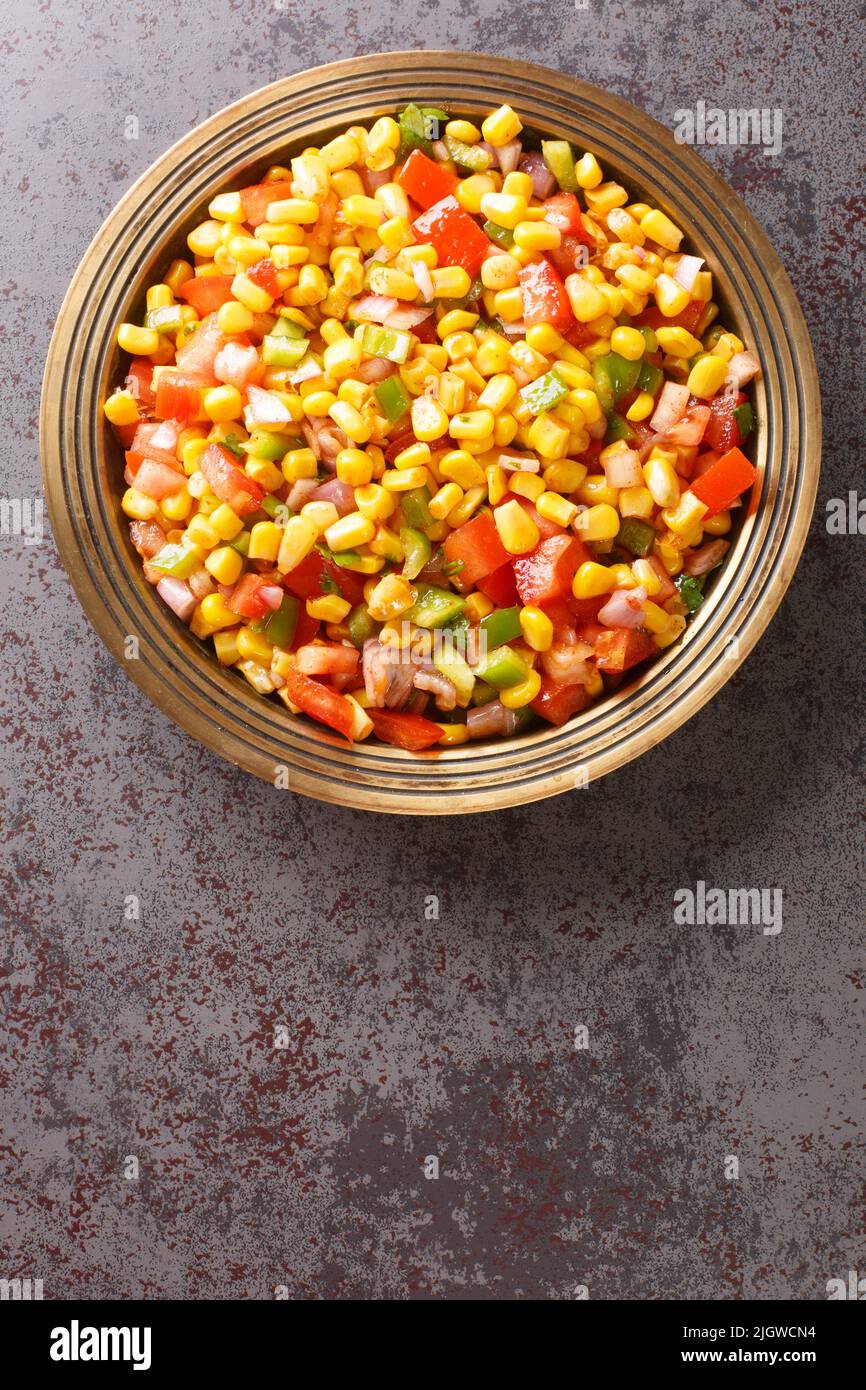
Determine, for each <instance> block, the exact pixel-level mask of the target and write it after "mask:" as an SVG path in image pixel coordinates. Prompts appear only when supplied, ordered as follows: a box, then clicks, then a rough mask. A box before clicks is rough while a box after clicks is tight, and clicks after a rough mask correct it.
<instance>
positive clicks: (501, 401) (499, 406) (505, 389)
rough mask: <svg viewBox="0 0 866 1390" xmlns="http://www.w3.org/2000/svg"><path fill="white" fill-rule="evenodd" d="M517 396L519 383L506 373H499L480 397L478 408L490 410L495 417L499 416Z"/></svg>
mask: <svg viewBox="0 0 866 1390" xmlns="http://www.w3.org/2000/svg"><path fill="white" fill-rule="evenodd" d="M516 395H517V382H516V381H515V380H514V377H513V376H508V375H507V374H506V373H505V372H498V373H497V374H496V376H492V377H491V378H490V380H489V381H488V382H487V385H486V386H485V387H484V390H483V391H482V392H481V395H480V396H479V397H478V406H479V409H481V410H490V411H492V412H493V414H494V415H498V414H499V412H500V411H501V410H504V409H505V407H506V406H507V405H508V404H509V403H510V402H511V401H512V400H513V399H514V397H515V396H516Z"/></svg>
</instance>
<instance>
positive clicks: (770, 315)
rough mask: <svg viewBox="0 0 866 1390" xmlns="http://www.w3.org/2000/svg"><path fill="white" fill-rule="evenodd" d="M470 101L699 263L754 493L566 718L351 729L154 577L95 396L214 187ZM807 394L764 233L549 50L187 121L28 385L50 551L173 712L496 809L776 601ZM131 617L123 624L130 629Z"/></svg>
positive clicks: (740, 650) (370, 782) (805, 516)
mask: <svg viewBox="0 0 866 1390" xmlns="http://www.w3.org/2000/svg"><path fill="white" fill-rule="evenodd" d="M415 98H417V99H422V98H423V99H424V100H425V101H428V102H430V103H435V104H442V105H444V106H446V107H448V108H449V109H450V110H453V111H455V112H460V113H465V114H467V115H475V114H479V113H483V112H486V111H487V110H490V109H491V108H492V107H495V106H498V105H500V104H501V103H502V102H503V101H507V102H509V103H510V104H511V105H513V106H514V107H515V108H516V109H517V110H518V111H519V112H520V114H521V117H522V118H523V120H524V124H525V126H526V127H527V129H528V130H530V131H535V132H538V133H540V134H545V135H554V136H564V137H567V138H569V139H570V140H572V141H573V142H574V143H575V144H576V145H578V146H579V147H580V148H588V149H592V150H594V151H595V152H596V153H597V154H598V156H599V158H600V160H601V162H602V165H603V167H604V168H605V170H606V172H608V173H609V175H610V176H612V177H616V178H618V179H620V180H621V181H622V182H623V183H624V184H625V185H626V187H627V188H628V189H629V192H630V194H631V195H632V196H633V197H639V198H641V199H644V200H646V201H649V202H652V203H653V204H654V205H656V206H659V207H661V208H663V209H665V210H666V211H667V212H669V213H670V214H671V216H673V217H674V219H675V220H676V222H677V223H678V224H679V225H680V226H682V227H683V228H684V229H685V232H686V238H687V242H688V246H689V249H690V250H693V251H696V252H697V253H698V254H700V255H702V256H703V257H704V258H705V259H706V261H707V263H708V265H709V267H710V269H711V270H712V271H713V274H714V277H715V282H716V285H717V287H718V295H717V297H718V298H719V299H720V301H721V303H722V307H723V318H724V321H725V323H726V324H727V325H728V326H729V327H731V328H732V329H734V330H735V331H736V332H737V333H738V334H739V335H740V336H741V337H742V338H743V339H744V341H745V342H746V343H747V345H749V346H751V347H753V348H754V349H755V350H757V352H758V353H759V355H760V358H761V362H762V367H763V374H762V377H761V379H760V381H759V383H758V385H757V390H756V405H757V417H758V429H757V432H756V436H755V447H754V458H755V462H756V465H757V467H758V469H759V472H760V483H759V486H757V487H756V488H755V489H754V493H755V496H754V497H753V499H752V503H751V505H750V507H749V508H748V509H746V514H745V515H744V516H743V517H742V520H741V522H740V524H739V527H738V530H737V533H736V536H735V539H734V543H733V545H732V547H731V551H730V552H729V554H728V557H727V559H726V562H725V565H724V567H723V569H722V570H721V572H720V573H719V575H718V577H717V579H716V580H715V582H714V583H713V585H712V588H711V591H710V593H709V597H708V599H707V601H706V602H705V603H704V605H703V606H702V608H701V610H700V613H699V614H698V615H697V617H696V618H695V619H694V620H693V621H692V622H691V624H690V625H689V627H688V628H687V630H686V633H685V635H684V637H683V638H682V639H681V640H680V642H679V643H678V644H676V645H675V646H674V647H672V648H671V649H669V650H668V651H667V652H666V653H664V654H663V656H661V657H660V658H659V659H658V660H657V661H656V662H655V663H654V664H652V665H651V666H650V667H648V668H647V669H646V670H645V671H644V672H643V673H642V674H641V675H640V676H639V678H638V679H636V680H634V681H632V682H630V683H629V684H628V685H624V686H623V687H621V688H620V689H619V690H618V691H617V692H616V693H615V694H613V695H611V696H609V697H607V698H606V699H604V700H603V701H601V702H600V703H598V704H596V705H595V706H593V707H591V708H590V709H588V710H587V711H585V712H584V713H583V714H582V715H579V716H578V717H577V718H575V719H574V720H573V721H571V722H570V723H569V724H567V725H566V726H565V727H563V728H561V729H554V728H545V729H542V730H538V731H535V732H533V733H530V734H529V735H527V736H524V737H522V738H520V739H515V740H510V741H505V742H502V741H500V742H491V743H486V744H469V745H462V746H458V747H454V748H452V749H448V750H444V751H442V752H440V753H427V754H421V755H418V754H409V753H404V752H402V751H400V750H397V749H392V748H388V747H384V746H383V745H380V744H370V743H368V744H361V745H359V746H357V747H355V748H349V747H348V746H347V745H346V744H345V743H343V742H342V740H340V739H338V738H336V737H334V736H331V735H329V734H328V733H327V732H326V731H325V730H323V729H320V728H319V727H317V726H314V725H313V724H312V723H311V722H309V721H307V720H305V719H300V718H298V719H295V718H292V717H291V716H290V715H288V714H287V713H286V711H285V709H284V707H283V706H282V705H281V704H280V703H279V702H277V701H274V700H267V699H264V698H262V697H261V696H260V695H257V694H255V692H254V691H253V690H252V689H251V688H250V687H249V686H248V685H247V684H246V682H245V681H243V680H242V679H241V678H240V677H238V676H236V675H235V674H234V673H232V672H231V671H226V670H224V669H223V668H221V667H220V666H219V665H218V663H217V662H216V660H215V658H214V656H213V654H212V651H211V650H209V649H208V648H206V647H205V645H204V644H202V643H200V642H198V641H197V640H196V639H195V638H193V637H191V636H190V634H189V632H188V630H187V629H186V627H184V626H183V625H182V624H181V623H179V622H178V621H177V619H175V618H174V617H173V615H172V614H171V613H170V612H169V611H168V610H167V609H166V608H165V607H164V605H162V604H161V603H160V602H159V601H158V600H157V599H156V598H155V597H154V595H153V592H152V590H151V589H150V586H149V585H147V584H146V582H145V581H144V579H143V577H142V575H141V572H140V566H139V563H138V558H137V556H135V554H134V552H133V551H132V548H131V546H130V544H129V540H128V537H127V533H126V532H127V528H126V524H125V521H124V518H123V516H122V514H121V512H120V508H119V498H120V495H121V492H122V486H123V484H122V470H123V463H122V456H121V453H120V450H119V449H118V447H117V445H116V444H115V442H114V440H113V439H112V438H111V432H110V430H108V429H107V428H106V426H105V424H104V420H103V416H102V411H101V403H102V401H103V400H104V398H105V394H106V392H107V390H108V388H109V387H110V385H111V383H112V381H113V380H114V379H115V377H116V375H117V371H118V351H117V348H116V347H115V343H114V331H115V329H116V326H117V324H118V323H119V322H121V321H122V320H124V319H128V318H132V319H135V318H136V315H137V314H140V312H141V310H142V303H143V297H144V290H145V288H146V286H147V284H148V283H149V282H151V281H152V280H153V278H154V277H155V275H158V273H159V270H160V268H161V267H162V266H163V265H164V263H165V262H166V261H167V260H168V259H170V258H171V256H172V254H173V253H174V252H176V251H178V250H179V249H180V248H181V246H182V245H183V242H184V239H185V236H186V233H187V231H189V229H190V228H191V227H192V226H193V225H195V223H196V222H197V221H199V220H200V219H201V216H202V209H203V208H204V207H206V205H207V203H208V202H209V200H210V199H211V198H212V197H213V196H214V194H215V193H216V192H218V191H220V190H223V189H225V188H231V187H240V186H242V185H243V184H244V183H249V182H252V181H253V180H254V178H255V176H256V175H257V174H258V173H259V172H260V171H261V170H262V169H263V168H265V167H266V166H267V165H269V164H271V163H274V162H276V161H277V156H280V161H281V162H282V160H284V158H285V156H286V155H287V154H291V153H293V152H297V151H298V150H299V149H301V148H303V147H304V146H305V145H309V144H312V143H321V141H322V137H323V136H325V135H327V134H329V133H335V132H336V131H337V130H339V129H345V127H346V126H347V125H349V124H352V123H356V122H367V121H369V120H371V119H374V118H375V117H376V116H379V115H382V114H387V113H392V112H394V111H395V110H397V109H399V108H400V107H401V106H402V105H405V103H406V102H407V101H409V100H412V99H415ZM820 439H821V420H820V396H819V391H818V383H817V376H816V372H815V365H814V360H813V356H812V350H811V345H810V343H809V337H808V333H807V330H806V326H805V323H804V320H803V316H802V313H801V311H800V307H799V305H798V303H797V299H796V296H795V294H794V291H793V289H792V287H791V284H790V282H789V280H788V278H787V276H786V274H785V272H784V270H783V268H782V266H781V263H780V262H779V260H778V257H777V256H776V254H775V252H774V251H773V250H772V247H771V246H770V244H769V242H768V241H767V238H766V236H765V234H764V232H763V231H762V229H761V228H760V226H759V225H758V223H757V222H756V221H755V219H754V218H753V217H752V216H751V214H750V213H749V212H748V210H747V209H746V207H745V206H744V205H743V203H742V202H741V201H740V200H739V199H738V198H737V196H736V195H735V194H734V193H733V191H732V190H731V189H730V188H729V187H728V185H727V184H726V183H725V182H724V181H723V180H722V179H721V178H720V177H719V176H718V175H717V174H715V173H714V171H713V170H712V169H711V168H710V167H709V166H708V165H707V164H705V163H704V161H703V160H702V159H701V158H700V157H699V156H698V155H697V154H696V153H695V151H694V150H693V149H691V148H690V147H688V146H684V145H677V144H676V143H675V142H674V140H673V138H672V136H671V135H670V133H669V132H668V131H666V130H665V129H664V128H663V127H662V126H660V125H658V124H657V123H656V122H655V121H653V120H652V119H651V118H650V117H648V116H647V115H645V114H644V113H643V112H642V111H640V110H638V109H637V108H636V107H634V106H632V105H630V104H629V103H628V102H626V101H624V100H623V99H622V98H620V97H618V96H615V95H613V94H611V93H608V92H603V91H601V90H599V89H598V88H596V87H593V86H590V85H589V84H588V83H585V82H580V81H577V80H575V79H572V78H568V77H564V76H562V75H561V74H559V73H556V72H554V71H552V70H550V69H547V68H542V67H535V66H532V65H528V64H524V63H518V62H514V61H512V60H508V59H503V58H496V57H493V56H489V55H481V54H475V53H462V52H447V51H446V52H419V53H386V54H378V55H371V56H367V57H362V58H356V59H349V60H347V61H345V62H340V63H332V64H329V65H327V66H325V67H320V68H315V69H312V70H311V71H309V72H305V73H300V74H297V75H296V76H293V77H289V78H286V79H284V80H282V81H280V82H276V83H274V84H272V85H271V86H269V87H266V88H263V89H262V90H261V91H258V92H255V93H253V94H252V95H251V96H249V97H246V98H244V99H243V100H242V101H239V102H236V103H235V104H234V105H232V106H230V107H227V108H226V109H225V110H224V111H221V112H219V113H218V114H217V115H215V116H213V117H212V118H211V119H209V120H208V121H206V122H204V124H203V125H201V126H199V127H197V129H195V130H193V131H192V132H191V133H190V134H189V135H187V136H186V137H184V139H182V140H181V141H179V142H178V143H177V144H176V145H175V146H173V147H172V148H171V149H170V150H168V151H167V153H166V154H165V155H163V156H162V158H161V159H159V160H157V162H156V163H155V164H154V165H152V166H151V168H150V169H149V170H148V171H147V172H146V173H145V174H144V175H143V176H142V177H141V178H140V179H139V180H138V182H137V183H136V184H135V185H134V186H133V187H132V188H131V189H130V191H129V192H128V193H127V194H126V196H125V197H124V198H123V199H122V200H121V202H120V203H119V204H118V205H117V207H116V208H115V209H114V211H113V212H112V213H111V215H110V216H109V217H108V219H107V221H106V222H105V223H104V225H103V226H102V228H101V229H100V231H99V232H98V233H97V235H96V237H95V238H94V240H93V242H92V244H91V246H90V247H89V249H88V251H87V252H86V254H85V256H84V259H83V260H82V262H81V265H80V267H79V269H78V271H77V273H76V275H75V278H74V280H73V282H72V285H71V286H70V289H69V292H68V294H67V296H66V299H65V300H64V303H63V306H62V308H61V311H60V314H59V316H58V319H57V324H56V327H55V331H54V335H53V338H52V342H51V347H50V350H49V354H48V359H47V362H46V368H45V378H44V384H43V399H42V417H41V447H42V460H43V474H44V483H45V491H46V497H47V501H48V506H49V512H50V516H51V521H52V526H53V529H54V534H55V537H56V540H57V544H58V548H59V551H60V555H61V558H62V560H63V563H64V565H65V566H66V569H67V571H68V572H69V575H70V578H71V580H72V582H73V585H74V587H75V589H76V592H77V594H78V597H79V599H80V601H81V603H82V605H83V606H84V608H85V611H86V612H87V614H88V616H89V618H90V620H91V622H92V623H93V625H94V627H95V628H96V630H97V631H98V633H99V634H100V636H101V637H102V639H103V640H104V642H105V643H106V645H107V646H108V648H109V650H110V651H111V652H112V654H113V656H114V657H115V659H116V660H117V661H118V662H120V663H121V664H122V665H124V666H125V668H126V670H127V671H128V673H129V675H130V676H131V677H132V678H133V680H135V681H136V683H137V684H138V685H139V686H141V688H142V689H143V690H144V691H145V692H146V693H147V695H148V696H149V697H150V698H151V700H153V702H154V703H155V704H156V705H157V706H158V707H159V708H160V709H162V710H163V711H164V712H165V713H166V714H168V715H169V716H170V717H171V718H172V719H174V720H175V721H176V723H178V724H179V725H180V726H181V727H182V728H183V729H185V730H186V731H187V732H188V733H190V734H192V735H193V736H194V737H195V738H198V739H200V740H201V741H202V742H203V743H204V744H206V745H207V746H208V747H209V748H211V749H213V750H214V751H215V752H217V753H219V754H220V755H221V756H223V757H225V758H228V759H230V760H231V761H232V762H234V763H236V764H238V765H239V766H241V767H243V768H245V769H246V770H247V771H249V772H252V773H255V774H256V775H257V776H259V777H262V778H264V779H265V780H267V781H270V782H272V783H275V782H276V783H277V785H286V784H288V786H289V787H290V788H291V789H292V790H294V791H297V792H301V793H304V794H306V795H309V796H314V797H317V798H319V799H321V800H323V801H328V802H333V803H337V804H340V805H347V806H353V807H357V808H360V809H368V810H378V811H388V812H396V813H412V814H456V813H461V812H470V811H482V810H493V809H496V808H500V807H506V806H511V805H516V804H521V803H524V802H528V801H533V800H536V799H539V798H541V797H546V796H552V795H555V794H556V793H558V792H561V791H566V790H569V789H571V788H572V787H574V786H576V785H583V784H584V783H586V782H587V781H590V780H592V779H594V778H596V777H599V776H602V775H603V774H605V773H607V772H610V771H612V770H613V769H614V768H616V767H618V766H620V765H621V764H623V763H624V762H626V761H628V760H629V759H631V758H634V757H636V756H637V755H638V754H639V753H642V752H644V751H645V750H646V749H648V748H650V747H652V746H653V745H654V744H656V743H658V742H659V741H660V740H661V739H662V738H664V737H666V736H667V735H668V734H669V733H671V732H672V731H673V730H675V729H676V728H678V727H679V725H681V724H682V723H683V722H684V721H685V720H686V719H688V718H689V716H690V715H692V714H693V713H694V712H695V711H696V710H697V709H699V708H700V707H701V706H702V705H703V704H704V703H705V702H706V701H707V700H708V699H709V698H710V697H711V696H712V695H713V694H714V693H715V692H716V691H717V690H718V689H719V687H720V686H721V685H722V684H723V683H724V682H725V681H726V680H727V679H728V678H729V677H730V676H731V675H732V674H733V672H734V671H735V670H736V668H737V666H738V665H739V664H740V662H741V661H742V660H743V659H744V658H745V656H746V655H747V653H748V652H749V651H750V650H751V648H752V647H753V646H754V644H755V642H756V641H757V639H758V637H759V636H760V635H761V633H762V632H763V631H764V629H765V628H766V626H767V624H768V622H769V620H770V618H771V617H772V615H773V613H774V612H775V610H776V608H777V606H778V604H779V602H780V600H781V598H782V595H783V594H784V592H785V589H786V588H787V585H788V583H789V582H790V580H791V577H792V574H793V572H794V568H795V566H796V563H797V560H798V558H799V556H800V553H801V551H802V548H803V544H804V542H805V537H806V534H807V531H808V526H809V521H810V518H811V514H812V509H813V506H814V501H815V495H816V490H817V483H818V472H819V464H820ZM130 638H135V639H137V640H136V641H135V642H130V641H129V639H130Z"/></svg>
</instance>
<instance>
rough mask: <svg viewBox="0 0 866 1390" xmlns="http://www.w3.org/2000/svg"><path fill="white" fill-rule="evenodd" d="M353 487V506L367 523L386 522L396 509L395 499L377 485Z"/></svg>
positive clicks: (369, 484)
mask: <svg viewBox="0 0 866 1390" xmlns="http://www.w3.org/2000/svg"><path fill="white" fill-rule="evenodd" d="M353 486H354V487H355V505H356V507H357V508H358V511H359V512H360V513H361V515H362V516H365V517H367V519H368V521H386V520H387V519H388V517H389V516H391V514H392V512H394V511H395V509H396V507H397V499H396V498H395V497H393V496H392V495H391V493H390V492H388V491H387V490H386V489H385V488H383V487H381V486H380V485H379V484H378V483H366V484H362V485H361V486H360V487H358V486H357V484H353Z"/></svg>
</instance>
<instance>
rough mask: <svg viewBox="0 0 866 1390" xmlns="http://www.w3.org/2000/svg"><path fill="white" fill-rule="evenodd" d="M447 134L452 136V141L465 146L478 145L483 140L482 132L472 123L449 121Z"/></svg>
mask: <svg viewBox="0 0 866 1390" xmlns="http://www.w3.org/2000/svg"><path fill="white" fill-rule="evenodd" d="M445 134H446V135H450V136H451V139H452V140H459V141H460V143H461V144H463V145H477V144H478V142H479V140H480V139H481V131H480V130H479V129H478V127H477V126H476V125H473V124H472V122H471V121H462V120H461V121H449V122H448V124H447V125H446V127H445Z"/></svg>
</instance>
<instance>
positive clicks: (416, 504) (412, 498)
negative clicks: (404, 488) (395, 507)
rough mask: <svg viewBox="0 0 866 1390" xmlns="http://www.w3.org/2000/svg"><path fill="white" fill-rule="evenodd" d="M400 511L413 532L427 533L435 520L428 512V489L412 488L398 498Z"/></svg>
mask: <svg viewBox="0 0 866 1390" xmlns="http://www.w3.org/2000/svg"><path fill="white" fill-rule="evenodd" d="M400 510H401V511H402V513H403V520H404V521H405V522H406V524H407V526H411V527H412V529H413V530H414V531H427V530H428V529H429V528H430V527H431V526H435V524H436V520H435V517H434V516H433V515H432V513H431V511H430V489H429V488H428V487H413V488H410V489H409V491H408V492H404V493H403V495H402V497H401V498H400Z"/></svg>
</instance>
